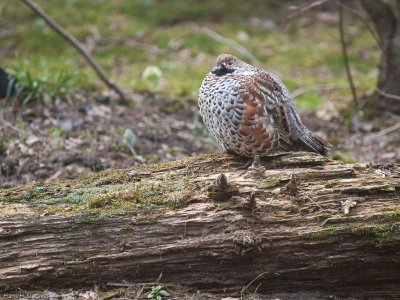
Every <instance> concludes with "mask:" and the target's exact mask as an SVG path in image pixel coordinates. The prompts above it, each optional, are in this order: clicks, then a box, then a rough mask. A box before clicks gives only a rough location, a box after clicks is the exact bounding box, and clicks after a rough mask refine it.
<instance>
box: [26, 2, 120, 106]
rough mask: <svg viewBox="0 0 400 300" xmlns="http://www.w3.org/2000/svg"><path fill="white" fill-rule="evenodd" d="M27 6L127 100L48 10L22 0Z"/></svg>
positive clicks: (109, 85) (110, 86)
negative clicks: (48, 13) (47, 12)
mask: <svg viewBox="0 0 400 300" xmlns="http://www.w3.org/2000/svg"><path fill="white" fill-rule="evenodd" d="M21 1H22V2H24V3H25V4H26V5H27V6H29V7H30V8H31V9H32V10H33V11H34V12H35V13H36V14H37V15H38V16H39V17H41V18H42V19H43V20H44V21H45V22H46V23H47V25H49V26H50V27H51V28H52V29H53V30H55V31H56V32H57V33H58V34H60V35H61V36H62V37H63V38H64V39H65V40H67V41H68V42H69V43H70V44H71V45H72V46H74V48H75V49H76V50H78V52H79V53H81V54H82V56H83V57H84V58H85V59H86V61H87V63H88V64H89V65H90V66H91V67H92V69H93V70H94V71H95V72H96V74H97V75H98V76H99V78H100V79H101V80H102V81H103V82H104V83H105V84H106V85H107V86H108V87H109V88H110V89H112V90H113V91H115V92H116V93H117V94H118V96H119V97H120V99H121V100H122V101H123V102H125V101H126V100H127V97H126V95H125V94H124V92H123V91H122V90H121V89H120V88H119V87H118V86H117V85H116V84H115V83H113V82H112V81H111V80H110V79H109V78H108V77H107V75H106V73H105V71H104V70H103V68H102V67H101V66H100V65H99V64H97V62H96V61H95V60H94V58H93V57H92V56H91V55H90V53H89V52H88V51H87V50H86V49H85V48H84V47H83V46H82V44H81V43H80V42H79V41H78V40H77V39H76V38H75V37H74V36H72V35H71V34H70V33H69V32H68V31H66V30H65V29H64V28H63V27H61V25H59V24H58V23H56V22H55V21H54V20H53V19H52V18H51V17H50V16H49V15H47V14H46V12H45V11H44V10H43V9H42V8H41V7H40V6H38V5H37V4H36V3H35V2H33V1H32V0H21Z"/></svg>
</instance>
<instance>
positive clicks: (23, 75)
mask: <svg viewBox="0 0 400 300" xmlns="http://www.w3.org/2000/svg"><path fill="white" fill-rule="evenodd" d="M36 69H39V70H40V72H37V71H36ZM7 71H8V73H9V83H8V86H7V91H6V97H7V98H11V97H15V98H16V99H17V100H18V101H20V102H21V103H22V104H23V105H27V104H28V103H30V102H32V101H37V100H50V101H54V100H55V99H56V98H60V99H65V98H67V97H68V96H70V95H71V94H72V93H73V91H74V87H75V83H76V82H75V78H76V74H75V72H73V71H72V70H70V68H67V67H65V68H61V69H59V70H57V71H51V70H49V68H48V66H47V65H45V64H44V65H43V64H41V65H40V66H36V65H33V64H31V63H30V62H28V61H22V62H18V63H14V64H13V66H12V67H11V68H9V69H7Z"/></svg>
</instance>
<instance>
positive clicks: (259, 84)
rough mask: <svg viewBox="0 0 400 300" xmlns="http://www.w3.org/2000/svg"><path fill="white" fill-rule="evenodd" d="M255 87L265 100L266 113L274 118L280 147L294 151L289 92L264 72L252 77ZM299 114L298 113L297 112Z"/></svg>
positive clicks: (277, 80)
mask: <svg viewBox="0 0 400 300" xmlns="http://www.w3.org/2000/svg"><path fill="white" fill-rule="evenodd" d="M252 81H253V84H252V85H253V86H254V87H255V88H256V89H257V90H258V93H259V94H261V95H262V96H263V98H264V99H265V105H264V107H263V109H264V113H265V114H266V115H269V116H270V117H271V118H272V121H273V123H274V124H273V126H275V129H276V131H277V132H278V135H279V145H280V146H281V147H282V148H283V149H285V150H288V151H289V150H292V149H293V144H294V143H293V142H294V141H293V139H292V136H293V126H292V125H293V124H291V118H290V113H291V112H290V109H289V108H290V107H289V106H290V104H289V105H288V103H287V102H288V101H291V99H288V92H287V90H286V88H285V87H284V86H283V84H282V83H281V82H280V81H279V79H277V78H276V77H275V76H272V75H270V74H268V73H266V72H264V71H261V72H257V74H256V75H254V76H252ZM295 113H296V114H297V112H295Z"/></svg>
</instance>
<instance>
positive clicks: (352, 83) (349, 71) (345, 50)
mask: <svg viewBox="0 0 400 300" xmlns="http://www.w3.org/2000/svg"><path fill="white" fill-rule="evenodd" d="M338 8H339V33H340V43H341V45H342V53H343V61H344V65H345V68H346V74H347V79H348V81H349V85H350V89H351V94H352V96H353V103H354V106H355V108H358V98H357V92H356V88H355V86H354V82H353V76H352V75H351V70H350V64H349V57H348V55H347V48H346V42H345V39H344V26H343V7H342V6H340V5H339V6H338Z"/></svg>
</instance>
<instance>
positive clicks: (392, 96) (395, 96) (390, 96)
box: [376, 88, 400, 101]
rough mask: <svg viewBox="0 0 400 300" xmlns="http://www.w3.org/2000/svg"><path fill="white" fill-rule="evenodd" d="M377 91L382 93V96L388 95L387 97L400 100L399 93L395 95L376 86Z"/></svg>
mask: <svg viewBox="0 0 400 300" xmlns="http://www.w3.org/2000/svg"><path fill="white" fill-rule="evenodd" d="M376 91H377V92H378V93H379V94H381V95H382V96H384V97H386V98H389V99H393V100H399V101H400V96H398V95H393V94H389V93H386V92H384V91H382V90H381V89H379V88H376Z"/></svg>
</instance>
